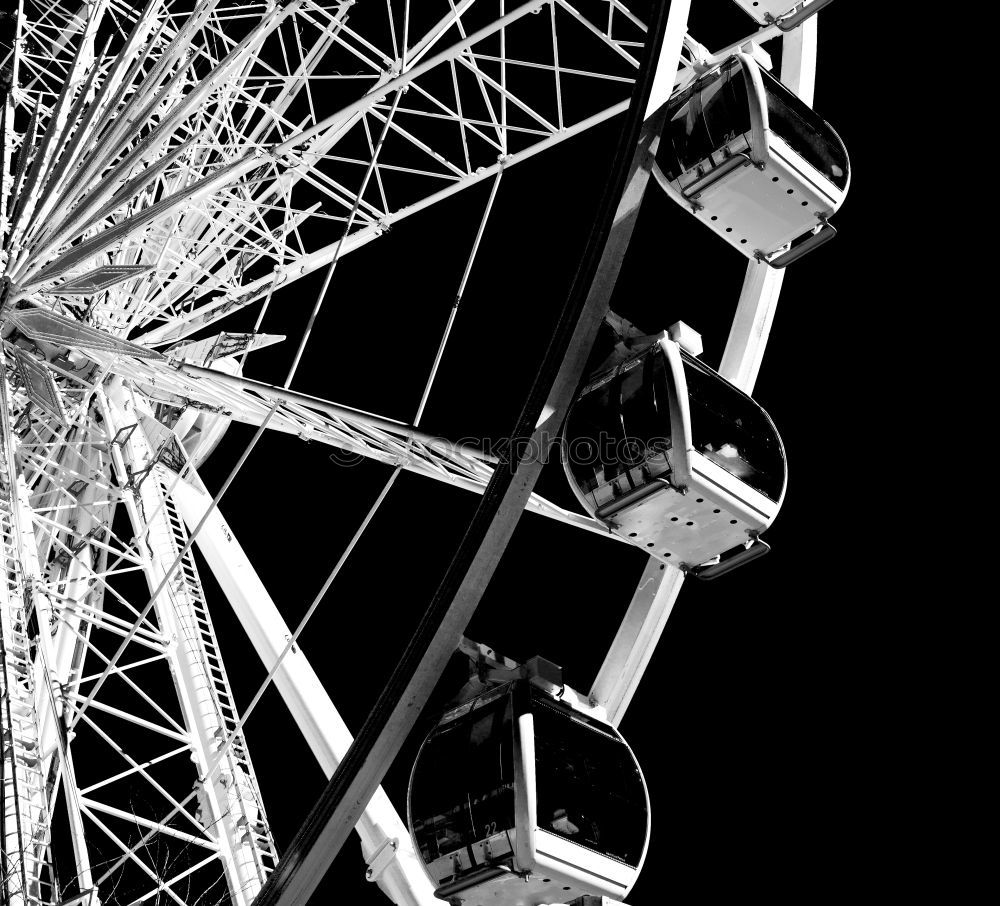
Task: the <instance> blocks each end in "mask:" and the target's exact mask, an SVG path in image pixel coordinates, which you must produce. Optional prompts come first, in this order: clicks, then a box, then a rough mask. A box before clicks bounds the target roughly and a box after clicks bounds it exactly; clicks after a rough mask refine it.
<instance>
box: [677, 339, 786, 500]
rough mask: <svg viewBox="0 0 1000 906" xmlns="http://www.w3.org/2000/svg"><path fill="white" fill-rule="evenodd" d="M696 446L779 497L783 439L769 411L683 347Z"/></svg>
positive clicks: (766, 493)
mask: <svg viewBox="0 0 1000 906" xmlns="http://www.w3.org/2000/svg"><path fill="white" fill-rule="evenodd" d="M681 356H682V358H683V361H684V376H685V378H686V380H687V385H688V400H689V405H690V408H691V441H692V446H693V447H694V449H695V450H697V451H698V452H699V453H701V454H702V455H703V456H705V457H707V458H708V459H710V460H712V462H714V463H716V464H717V465H719V466H721V467H722V468H723V469H725V470H726V471H727V472H729V473H730V474H731V475H734V476H736V477H737V478H739V479H740V480H741V481H743V482H745V483H746V484H748V485H750V487H752V488H754V489H756V490H758V491H760V493H761V494H763V495H764V496H765V497H767V498H768V499H770V500H773V501H775V502H777V501H778V498H779V497H780V496H781V489H782V487H783V486H784V483H785V457H784V453H783V452H782V449H781V440H780V439H779V437H778V432H777V431H776V430H775V428H774V425H773V423H772V422H771V419H770V418H769V417H768V415H767V413H766V412H765V411H764V410H763V409H761V407H760V406H758V405H757V403H755V402H754V401H753V400H752V399H751V398H750V397H749V396H747V395H746V394H745V393H743V392H742V391H740V390H738V389H737V388H736V387H734V386H733V385H732V384H730V383H729V381H727V380H726V379H725V378H724V377H722V376H721V375H720V374H717V373H716V372H714V371H712V369H710V368H708V367H707V366H706V365H703V364H702V363H701V362H699V361H698V360H697V359H696V358H694V357H693V356H690V355H688V354H687V353H686V352H682V353H681Z"/></svg>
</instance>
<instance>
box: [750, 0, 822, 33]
mask: <svg viewBox="0 0 1000 906" xmlns="http://www.w3.org/2000/svg"><path fill="white" fill-rule="evenodd" d="M734 2H735V3H736V5H737V6H738V7H739V8H740V9H742V10H743V11H744V12H745V13H746V14H747V15H748V16H750V17H752V18H753V19H754V20H755V21H756V22H758V23H759V24H761V25H777V26H778V27H779V28H781V29H782V31H790V30H791V29H793V28H795V27H796V26H798V25H801V24H802V22H804V21H805V20H806V19H808V18H809V17H810V16H813V15H815V14H816V13H818V12H819V11H820V10H821V9H822V8H823V7H824V6H829V5H830V4H831V3H832V2H833V0H811V2H809V3H803V2H802V0H798V2H792V0H734Z"/></svg>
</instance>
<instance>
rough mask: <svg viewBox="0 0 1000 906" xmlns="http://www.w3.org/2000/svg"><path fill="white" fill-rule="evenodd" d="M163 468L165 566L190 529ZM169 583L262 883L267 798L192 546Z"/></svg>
mask: <svg viewBox="0 0 1000 906" xmlns="http://www.w3.org/2000/svg"><path fill="white" fill-rule="evenodd" d="M162 469H163V467H162V466H157V467H156V469H155V470H154V475H155V478H154V477H152V476H151V477H150V480H149V482H148V484H149V485H152V486H153V487H154V488H155V499H156V500H157V504H158V505H159V504H160V503H162V509H161V510H160V516H159V517H157V518H155V519H154V521H153V523H152V524H151V525H150V526H149V534H148V543H149V547H150V551H151V553H152V555H153V556H154V557H155V558H157V559H158V560H159V561H160V562H161V563H162V564H164V568H169V566H170V565H171V564H172V563H173V562H174V560H175V559H176V558H177V555H178V554H179V553H180V551H181V550H183V548H184V545H185V544H186V543H187V540H188V534H187V529H186V528H185V526H184V523H183V521H182V519H181V516H180V514H179V513H178V511H177V508H176V506H175V505H174V502H173V500H172V499H171V498H170V496H169V494H168V493H167V490H168V484H167V482H169V480H170V479H171V478H173V476H172V474H170V473H168V472H165V471H161V470H162ZM143 490H147V489H145V488H144V489H143ZM150 490H152V488H151V489H150ZM168 586H169V593H170V597H171V599H172V601H173V605H174V613H175V615H176V618H177V623H178V628H179V630H180V632H181V634H182V635H183V639H180V640H179V641H180V642H181V644H183V645H185V646H186V647H187V650H188V652H189V653H191V654H193V655H194V658H195V660H196V661H197V662H198V663H200V664H201V667H202V670H203V672H204V678H205V680H206V682H207V686H208V688H209V689H210V691H211V699H212V701H211V706H210V709H209V710H210V712H211V713H210V714H205V712H204V709H205V704H204V703H203V704H202V711H203V715H204V717H205V719H206V723H214V724H215V727H216V728H215V730H214V735H215V737H216V739H217V740H218V742H217V745H216V751H218V749H220V748H221V747H222V745H223V743H224V741H225V740H226V739H227V738H229V736H231V735H234V734H235V735H234V739H233V742H232V743H231V744H230V746H229V748H228V749H227V750H226V754H225V755H224V756H223V760H222V766H221V767H220V768H219V771H218V773H219V774H221V775H222V777H223V779H224V784H225V786H226V788H227V803H228V806H229V808H230V810H231V814H232V820H233V823H234V825H235V828H236V831H237V835H238V842H239V844H241V845H242V846H243V847H246V848H247V849H249V851H250V853H251V854H252V859H253V863H254V865H253V871H254V872H255V873H256V875H257V878H258V879H259V881H260V883H261V884H263V882H264V881H265V880H266V879H267V876H268V875H269V874H270V873H271V872H272V871H273V870H274V867H275V865H276V864H277V862H278V853H277V849H276V847H275V845H274V839H273V837H272V835H271V830H270V826H269V825H268V822H267V816H266V814H265V811H264V803H263V798H262V796H261V794H260V787H259V784H258V782H257V777H256V774H255V773H254V770H253V765H252V763H251V761H250V755H249V752H248V749H247V745H246V741H245V739H244V737H243V734H242V732H240V733H235V730H236V726H237V724H238V722H239V714H238V712H237V709H236V705H235V702H234V700H233V694H232V689H231V688H230V685H229V679H228V677H227V675H226V671H225V667H224V666H223V660H222V655H221V654H220V652H219V643H218V639H217V638H216V635H215V629H214V627H213V624H212V619H211V616H210V614H209V611H208V606H207V604H206V601H205V593H204V590H203V587H202V584H201V579H200V577H199V575H198V568H197V566H196V564H195V559H194V552H193V549H189V550H188V551H187V552H186V553H185V554H184V556H183V557H182V558H181V562H180V565H179V567H178V568H177V569H176V570H175V571H174V573H173V575H172V576H171V578H170V580H169V583H168ZM213 754H214V753H213ZM250 868H251V866H249V865H246V866H244V870H245V871H247V870H249V869H250Z"/></svg>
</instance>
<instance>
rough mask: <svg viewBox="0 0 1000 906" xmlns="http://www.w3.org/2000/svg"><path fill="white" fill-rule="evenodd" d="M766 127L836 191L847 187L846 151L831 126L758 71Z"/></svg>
mask: <svg viewBox="0 0 1000 906" xmlns="http://www.w3.org/2000/svg"><path fill="white" fill-rule="evenodd" d="M760 74H761V76H762V77H763V80H764V96H765V97H766V99H767V118H768V126H769V128H770V129H771V131H772V132H774V133H775V134H777V135H779V136H780V137H781V138H782V139H784V141H785V142H786V143H787V144H788V146H789V147H790V148H791V149H792V150H793V151H794V152H795V153H796V154H798V155H799V156H800V157H802V158H804V159H805V160H806V161H807V162H808V163H810V164H811V165H812V166H814V167H815V168H816V169H817V170H819V172H820V173H822V174H823V175H824V176H825V177H826V178H827V179H829V180H830V182H832V183H833V184H834V185H835V186H836V187H837V188H838V189H846V188H847V174H848V170H849V164H848V160H847V150H846V149H845V148H844V145H843V143H842V142H841V141H840V137H839V136H838V135H837V133H836V132H834V130H833V127H831V126H830V124H829V123H827V122H826V120H824V119H823V118H822V117H820V116H817V114H816V112H815V111H814V110H813V109H812V108H811V107H810V106H809V105H808V104H806V103H804V102H803V101H802V99H801V98H799V97H797V96H796V95H795V94H794V93H793V92H791V91H789V90H788V89H787V88H786V87H785V86H784V85H782V84H781V82H779V81H778V80H777V79H776V78H775V77H774V76H773V75H771V74H770V73H769V72H767V71H766V70H764V69H762V70H761V71H760Z"/></svg>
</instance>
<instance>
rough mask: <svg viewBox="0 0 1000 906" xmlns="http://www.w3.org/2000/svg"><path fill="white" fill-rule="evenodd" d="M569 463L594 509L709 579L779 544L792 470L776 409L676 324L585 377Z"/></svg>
mask: <svg viewBox="0 0 1000 906" xmlns="http://www.w3.org/2000/svg"><path fill="white" fill-rule="evenodd" d="M563 465H564V468H565V470H566V475H567V477H568V478H569V481H570V485H571V487H572V489H573V491H574V493H575V494H576V497H577V499H578V500H579V501H580V504H581V505H582V506H583V507H584V509H585V510H586V511H587V512H588V513H590V514H591V515H592V516H594V517H596V518H597V519H600V520H601V521H603V522H604V523H606V524H607V525H608V527H609V528H610V529H611V531H613V532H615V533H616V534H618V535H620V536H622V537H624V538H626V539H627V540H628V541H630V542H631V543H633V544H635V545H637V546H639V547H641V548H642V549H643V550H645V551H646V552H647V553H649V554H651V555H653V556H654V557H657V558H659V559H660V560H662V561H663V562H664V563H669V564H672V565H674V566H678V567H680V568H682V569H685V570H691V571H692V572H693V573H694V574H695V575H699V576H701V577H703V578H714V577H716V576H718V575H722V574H723V573H725V572H728V571H729V570H731V569H733V568H735V567H736V566H739V565H740V564H742V563H745V562H747V561H748V560H750V559H753V558H754V557H756V556H759V555H760V554H763V553H766V552H767V550H768V547H767V545H766V544H765V543H764V542H763V541H760V540H759V539H758V537H757V536H758V535H759V534H760V532H762V531H764V529H766V528H767V527H768V526H769V525H770V524H771V522H772V520H773V519H774V517H775V515H776V514H777V512H778V509H779V507H780V506H781V501H782V498H783V497H784V493H785V483H786V475H787V472H786V467H785V453H784V448H783V446H782V443H781V438H780V437H779V436H778V432H777V430H776V429H775V427H774V423H773V422H772V421H771V419H770V417H769V416H768V415H767V413H766V412H765V411H764V410H763V409H762V408H761V407H760V406H759V405H757V403H755V402H754V401H753V400H752V399H751V398H750V397H749V396H747V395H746V394H745V393H743V392H742V391H741V390H739V389H738V388H736V387H734V386H733V385H732V384H730V383H729V382H728V381H726V380H725V379H724V378H723V377H722V376H721V375H719V374H718V373H717V372H715V371H713V370H712V369H711V368H709V367H708V366H707V365H705V364H704V363H702V362H700V361H699V360H698V359H696V358H695V357H694V356H692V355H690V354H688V353H687V352H686V351H684V350H683V349H681V347H680V346H679V345H678V344H677V343H675V342H673V341H672V340H670V339H669V338H668V337H667V335H666V334H663V335H661V337H660V338H659V339H658V340H657V342H655V343H653V344H652V345H651V346H649V347H647V348H646V349H645V350H643V351H642V352H640V353H639V354H637V355H635V356H632V357H631V358H629V359H627V360H626V361H624V362H622V363H621V364H620V365H618V366H616V367H614V368H612V369H611V370H610V371H607V372H605V373H604V374H602V375H601V376H599V377H598V378H596V379H595V380H593V381H591V382H590V383H589V384H587V385H586V386H585V387H584V388H583V390H582V391H581V393H580V394H579V396H578V397H577V400H576V402H575V403H574V404H573V407H572V408H571V409H570V412H569V415H568V416H567V419H566V428H565V436H564V443H563Z"/></svg>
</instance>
